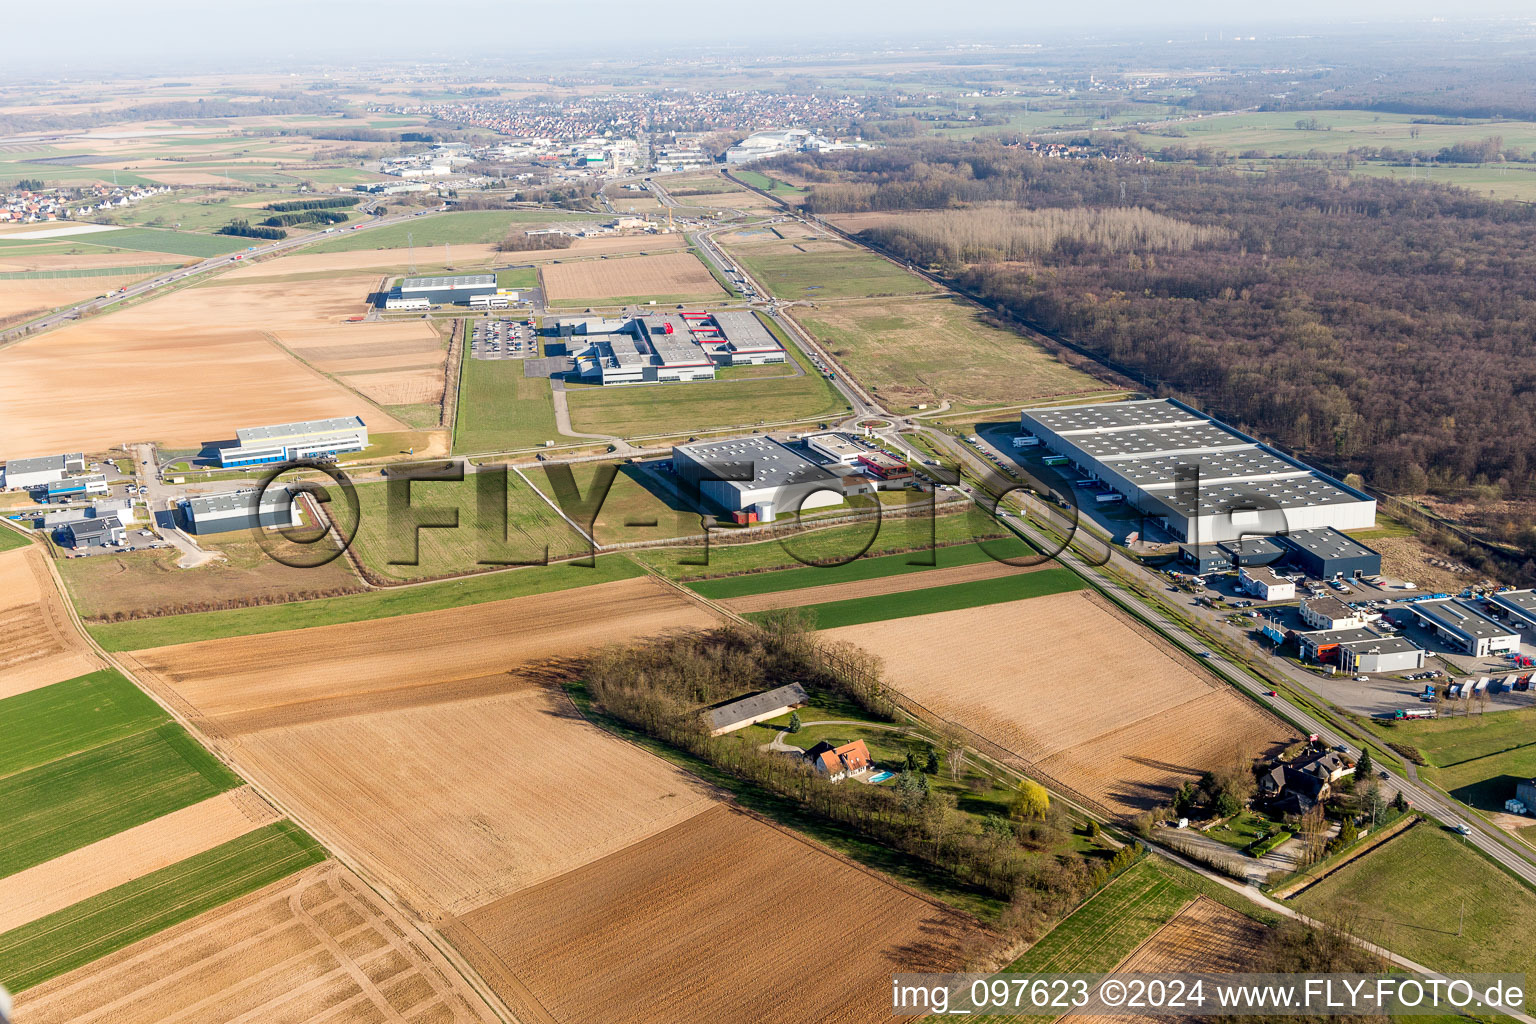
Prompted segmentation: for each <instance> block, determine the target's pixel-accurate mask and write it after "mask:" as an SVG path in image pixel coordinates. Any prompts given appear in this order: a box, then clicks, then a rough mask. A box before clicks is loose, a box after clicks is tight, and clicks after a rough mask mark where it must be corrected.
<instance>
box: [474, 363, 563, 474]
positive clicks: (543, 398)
mask: <svg viewBox="0 0 1536 1024" xmlns="http://www.w3.org/2000/svg"><path fill="white" fill-rule="evenodd" d="M462 366H463V371H462V372H463V376H462V378H461V379H460V382H459V404H458V423H457V424H456V426H455V429H454V439H453V450H454V451H456V452H496V451H510V450H513V449H517V448H536V447H539V446H541V445H543V444H544V442H545V441H559V440H561V438H562V435H561V433H560V430H559V428H558V427H557V426H556V425H555V406H554V400H553V399H552V398H551V397H550V386H549V378H548V377H526V376H524V375H523V361H522V360H521V359H470V358H469V356H468V354H467V353H466V354H465V358H464V362H463V364H462Z"/></svg>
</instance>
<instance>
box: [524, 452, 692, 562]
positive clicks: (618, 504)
mask: <svg viewBox="0 0 1536 1024" xmlns="http://www.w3.org/2000/svg"><path fill="white" fill-rule="evenodd" d="M599 466H613V467H614V469H615V470H616V474H615V476H614V477H613V482H612V483H611V484H610V485H609V488H608V493H607V494H606V495H605V496H604V497H603V498H602V500H601V504H600V505H598V506H597V507H596V508H593V506H592V503H594V502H596V501H597V500H598V499H597V497H596V491H595V490H594V489H593V483H594V481H595V480H596V478H597V473H598V467H599ZM570 470H571V479H572V482H573V483H574V484H575V485H576V490H577V492H578V494H579V495H580V497H579V499H577V500H576V501H575V502H574V503H572V502H571V499H570V497H569V496H568V497H567V498H566V501H567V503H570V504H574V505H575V507H574V508H568V507H566V506H565V505H562V506H561V507H562V508H564V509H565V511H566V514H567V515H569V516H570V517H571V518H572V519H574V520H576V521H577V522H578V523H580V524H581V525H582V528H583V529H586V530H588V531H589V532H591V533H592V535H593V537H595V538H596V540H597V542H598V543H599V544H604V545H606V544H621V543H625V542H628V541H643V540H663V539H666V538H671V537H695V536H696V537H698V538H700V540H701V541H702V539H703V529H704V527H703V523H702V521H701V519H700V517H699V513H698V512H697V511H695V510H693V509H692V508H690V507H689V505H688V504H687V502H686V500H685V499H684V498H683V497H682V496H681V495H679V494H678V493H677V492H676V491H674V490H670V489H667V485H668V484H669V483H670V478H668V477H665V476H664V475H663V476H657V475H655V474H652V473H650V472H648V471H645V470H641V469H639V468H637V467H635V466H631V465H625V464H622V463H620V464H614V463H600V462H581V463H575V464H573V465H572V466H570ZM524 473H526V474H527V476H528V479H530V480H532V481H533V485H534V486H535V487H537V488H538V489H539V490H540V491H542V492H543V493H544V494H546V495H548V496H549V498H550V499H551V500H553V501H558V500H560V499H559V498H558V492H557V490H556V488H555V486H554V484H553V482H552V480H551V478H550V476H549V475H548V473H547V472H545V470H544V468H543V467H540V468H536V469H527V470H524ZM647 524H654V525H647Z"/></svg>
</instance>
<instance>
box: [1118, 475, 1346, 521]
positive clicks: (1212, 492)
mask: <svg viewBox="0 0 1536 1024" xmlns="http://www.w3.org/2000/svg"><path fill="white" fill-rule="evenodd" d="M1143 493H1144V494H1145V495H1146V496H1147V497H1148V498H1150V499H1151V500H1152V501H1153V502H1155V503H1157V504H1160V505H1163V506H1165V507H1166V508H1168V509H1170V510H1172V511H1173V512H1174V513H1176V514H1178V515H1182V516H1202V515H1212V514H1216V513H1224V512H1232V511H1234V510H1242V509H1245V508H1248V507H1250V506H1252V507H1256V508H1258V509H1265V508H1277V509H1286V508H1310V507H1315V506H1318V505H1345V504H1349V503H1351V502H1356V501H1359V500H1360V499H1359V498H1357V497H1355V496H1354V495H1353V494H1350V493H1349V492H1348V491H1344V490H1341V489H1339V488H1338V487H1335V486H1334V485H1333V484H1331V483H1329V482H1328V481H1326V480H1324V479H1323V478H1322V477H1320V476H1317V475H1315V474H1312V473H1308V474H1306V475H1305V476H1300V477H1288V478H1285V479H1282V480H1242V481H1237V482H1234V483H1218V484H1205V483H1202V484H1201V485H1200V489H1199V491H1198V492H1197V494H1195V495H1190V494H1181V493H1179V490H1178V488H1176V487H1174V486H1172V482H1171V481H1170V483H1169V486H1166V487H1158V488H1157V489H1156V490H1145V491H1143Z"/></svg>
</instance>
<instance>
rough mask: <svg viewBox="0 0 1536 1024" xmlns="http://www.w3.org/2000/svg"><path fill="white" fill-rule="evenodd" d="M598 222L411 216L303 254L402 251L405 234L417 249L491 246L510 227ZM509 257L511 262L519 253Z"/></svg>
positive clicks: (523, 214) (576, 217)
mask: <svg viewBox="0 0 1536 1024" xmlns="http://www.w3.org/2000/svg"><path fill="white" fill-rule="evenodd" d="M598 219H599V218H598V217H597V215H595V214H590V213H570V212H567V211H563V210H474V211H469V212H465V213H442V214H434V215H432V216H430V217H419V218H418V217H413V218H411V219H410V220H409V221H407V222H405V223H402V224H393V225H391V226H389V227H386V228H377V229H375V230H373V231H364V232H359V233H356V234H352V233H348V234H345V235H341V236H339V237H337V238H334V239H332V240H331V241H328V242H320V243H318V244H317V245H315V246H314V247H313V248H310V249H308V250H307V251H308V252H311V253H328V252H356V251H359V250H363V249H404V248H406V235H407V234H409V235H411V236H413V238H414V240H415V245H416V247H417V248H418V249H419V250H426V249H430V248H431V247H432V246H442V245H444V244H448V245H495V244H496V243H497V242H500V241H501V240H502V239H503V238H504V237H506V235H507V233H508V232H509V231H511V230H512V228H513V227H514V226H517V227H520V228H530V227H537V226H540V225H548V224H571V223H577V224H579V223H582V222H591V221H595V220H598ZM450 255H452V254H451V253H450ZM509 255H512V256H513V258H514V259H515V258H516V257H517V255H519V254H515V253H514V254H509Z"/></svg>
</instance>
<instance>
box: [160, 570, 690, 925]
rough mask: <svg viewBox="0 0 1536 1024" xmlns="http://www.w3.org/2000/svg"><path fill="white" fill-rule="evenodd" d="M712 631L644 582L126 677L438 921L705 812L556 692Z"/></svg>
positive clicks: (680, 786)
mask: <svg viewBox="0 0 1536 1024" xmlns="http://www.w3.org/2000/svg"><path fill="white" fill-rule="evenodd" d="M712 621H713V619H712V617H711V616H710V615H708V614H707V613H705V612H703V611H702V610H700V609H697V608H696V607H694V606H692V605H690V604H689V603H687V602H686V601H685V600H683V599H681V598H678V597H676V596H674V595H673V594H671V593H669V592H668V591H666V590H664V589H662V588H661V587H660V586H659V585H658V584H656V583H654V582H652V581H649V580H640V579H637V580H630V581H625V582H621V583H615V584H610V585H607V586H604V587H594V588H587V589H584V590H580V591H571V592H568V593H564V594H556V595H546V596H538V597H531V598H519V599H515V600H511V601H504V602H498V603H494V604H486V605H479V606H476V607H475V608H474V609H471V610H467V611H466V610H451V611H446V612H435V613H426V614H422V615H415V616H408V617H402V618H396V619H390V620H385V621H383V622H379V623H358V624H350V625H345V626H326V627H319V628H316V629H309V630H303V631H299V632H296V633H286V634H281V635H269V636H262V637H251V638H242V639H238V640H222V641H208V642H203V643H196V644H188V645H183V646H180V647H172V648H162V649H158V650H152V651H141V652H139V653H138V654H136V655H134V656H133V660H134V662H135V663H136V664H137V665H138V666H139V667H140V668H141V669H143V670H144V671H143V675H144V678H145V680H146V682H147V683H148V684H149V685H151V686H153V687H154V688H155V689H156V691H157V692H160V693H162V694H163V695H166V696H167V697H168V698H169V699H173V700H174V701H176V702H177V703H178V705H179V706H182V707H184V708H185V709H186V710H187V713H188V714H189V715H191V716H193V718H194V719H195V720H197V721H198V722H199V724H200V727H201V728H203V729H204V731H206V732H207V733H208V734H209V735H211V736H212V737H214V742H215V743H216V744H217V745H219V746H220V747H221V748H226V747H227V750H226V752H227V753H228V755H229V756H230V757H232V758H233V759H234V760H235V761H236V762H237V763H239V764H240V766H241V767H242V769H243V770H245V771H248V772H250V773H251V774H252V776H253V778H256V779H258V780H261V781H263V783H264V784H265V785H267V786H268V787H270V788H271V790H272V792H274V793H276V794H280V795H281V798H282V800H283V802H285V803H286V804H289V805H291V806H294V807H295V808H302V809H303V814H302V817H303V818H304V819H305V820H306V821H310V822H312V823H314V826H315V827H316V828H317V830H318V831H319V833H320V834H321V835H322V837H325V836H330V837H332V838H333V841H334V842H335V844H336V845H337V846H338V847H339V848H341V849H345V850H346V851H348V852H349V853H350V854H351V855H352V856H354V857H356V858H358V859H359V860H360V861H362V862H364V863H366V864H368V865H370V867H371V869H372V870H373V871H375V872H376V873H377V874H378V875H379V876H381V877H382V878H383V879H384V880H385V881H386V884H387V885H388V886H389V887H390V889H391V890H392V891H393V893H394V894H395V896H396V897H398V899H399V900H401V901H402V902H403V903H404V904H405V905H406V906H408V907H410V908H411V909H412V910H413V911H414V912H416V913H418V914H420V915H422V916H425V917H436V916H439V915H441V914H444V913H450V912H458V911H462V910H464V909H467V908H469V907H472V906H476V905H479V904H481V903H484V902H487V901H489V900H491V899H495V898H497V897H499V896H502V895H505V894H506V893H508V892H511V891H514V890H515V889H517V888H519V887H521V886H523V885H527V884H529V883H531V882H533V881H535V880H537V879H538V878H542V877H548V876H551V875H553V874H555V873H558V872H559V871H562V870H565V869H567V868H569V867H572V866H575V865H576V864H579V863H584V862H585V861H587V860H589V859H591V858H593V857H598V856H603V855H605V854H606V853H608V852H611V851H612V850H617V849H621V848H623V847H624V846H625V845H627V844H628V843H630V842H632V841H634V840H635V839H636V838H638V837H640V836H642V835H646V834H649V833H650V832H651V831H655V830H657V829H660V828H665V827H667V825H669V824H671V823H674V822H676V821H678V820H681V818H683V817H686V816H688V815H691V814H693V813H696V812H697V811H698V810H700V809H702V807H703V806H704V805H705V803H707V802H708V797H707V794H706V791H705V789H704V788H703V786H702V785H701V784H699V783H697V782H695V781H694V780H692V779H691V777H689V776H687V775H685V774H683V773H682V772H680V771H678V770H676V769H674V768H672V767H670V766H668V765H666V764H665V762H663V761H661V760H659V759H656V758H653V757H652V756H651V755H649V754H646V753H643V752H642V751H641V750H640V749H639V748H637V747H633V746H630V745H629V744H627V743H624V742H623V741H621V740H618V739H616V738H614V737H612V736H610V735H608V734H607V733H604V732H601V731H599V730H597V729H594V728H592V727H590V726H589V725H587V724H586V723H585V722H584V721H583V720H582V719H581V718H580V716H579V715H577V714H576V713H575V710H574V708H573V707H572V706H571V705H570V703H569V700H568V699H567V698H565V697H564V694H563V693H562V692H561V691H560V690H559V689H558V687H557V686H555V685H552V684H553V683H554V682H555V681H556V680H558V678H560V676H561V675H563V673H564V672H565V671H566V669H565V668H564V665H565V662H566V659H569V658H571V657H573V656H575V655H578V654H583V653H586V652H587V651H589V650H591V649H592V648H593V647H595V646H601V645H603V644H605V643H614V642H621V641H624V640H629V639H633V638H635V637H638V636H650V635H655V634H657V633H661V632H665V631H669V630H676V629H687V628H694V627H698V626H702V625H706V624H708V623H710V622H712ZM406 652H409V654H410V657H409V658H406V657H404V656H403V655H404V654H405V653H406ZM556 750H559V751H564V753H563V754H562V756H559V757H553V756H551V752H552V751H556ZM534 821H537V822H538V825H537V827H530V824H531V823H532V822H534Z"/></svg>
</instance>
